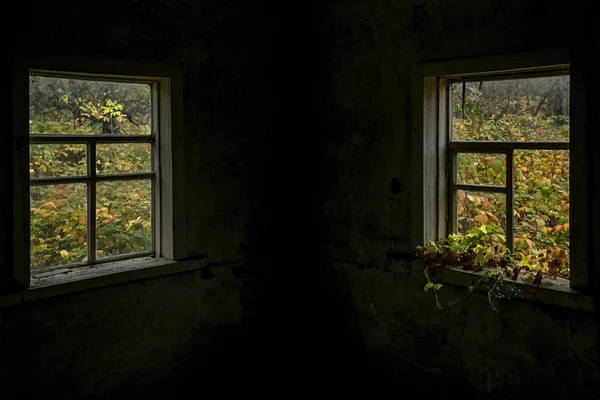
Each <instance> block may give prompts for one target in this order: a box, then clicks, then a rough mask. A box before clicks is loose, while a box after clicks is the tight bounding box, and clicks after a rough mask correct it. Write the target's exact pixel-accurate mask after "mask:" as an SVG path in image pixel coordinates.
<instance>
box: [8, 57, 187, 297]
mask: <svg viewBox="0 0 600 400" xmlns="http://www.w3.org/2000/svg"><path fill="white" fill-rule="evenodd" d="M12 67H13V68H12V88H11V89H12V107H13V109H12V112H13V115H12V119H13V126H12V131H13V132H12V133H13V134H12V149H13V151H12V157H13V162H12V169H13V171H12V172H13V182H12V188H13V196H12V215H13V216H18V215H23V216H26V218H22V219H21V218H16V217H13V219H12V235H13V253H12V259H11V260H10V264H9V265H10V266H9V268H7V270H6V271H4V274H3V276H2V277H1V278H3V280H5V282H6V283H8V285H7V284H6V283H5V284H4V285H3V286H4V289H5V291H7V292H10V291H12V290H14V289H15V288H17V289H19V288H27V287H29V286H30V279H31V272H32V271H30V266H29V265H30V264H29V258H30V248H29V247H30V246H29V240H30V231H29V224H30V222H29V219H30V216H29V215H30V210H29V207H30V206H29V187H30V179H29V178H30V177H29V145H30V140H29V122H28V121H29V96H28V93H29V76H30V73H31V72H33V73H36V72H38V71H43V72H44V74H46V73H50V74H52V76H59V75H62V76H63V77H64V76H68V77H73V78H77V77H81V78H87V79H104V80H114V81H128V82H146V83H147V82H153V83H154V86H155V89H153V90H152V100H153V101H152V103H153V105H152V107H153V119H154V121H153V125H154V124H156V125H154V126H155V127H156V129H157V130H158V131H159V132H160V134H159V135H156V136H155V137H154V135H149V136H153V137H154V139H153V140H156V141H157V142H156V146H153V148H154V149H153V151H154V154H153V160H155V161H154V162H156V163H157V164H158V165H159V166H160V168H157V171H156V175H155V183H154V184H155V187H154V190H153V197H154V198H153V204H154V205H155V206H153V208H154V209H153V217H152V218H153V221H152V224H153V227H152V231H153V233H152V235H153V241H154V244H153V248H154V250H153V253H154V258H157V259H164V260H178V259H182V258H184V257H185V241H184V240H182V239H183V231H184V230H183V229H182V228H183V227H184V226H185V186H184V185H183V182H184V180H185V176H184V165H183V161H184V157H183V150H184V146H183V114H182V77H181V72H180V70H179V69H178V68H176V67H173V66H169V65H162V64H151V63H143V64H142V63H133V62H124V61H115V60H104V59H102V60H99V59H79V58H51V57H26V58H25V57H21V58H18V59H16V60H15V62H14V63H13V66H12ZM151 133H152V134H154V132H151ZM123 140H125V141H127V140H128V139H123ZM89 159H90V158H89V157H88V168H89ZM94 172H95V166H94ZM88 174H92V171H91V170H90V171H88ZM90 201H91V199H88V204H89V203H90ZM94 209H95V207H94ZM88 215H90V211H89V210H88ZM88 240H89V239H88ZM147 256H148V254H147V253H143V254H142V253H136V254H133V255H131V254H130V255H127V256H124V257H119V256H116V257H110V259H108V258H107V259H106V260H102V261H100V262H96V263H86V264H85V265H86V266H89V265H95V266H98V265H102V264H105V263H106V264H109V263H110V262H111V261H115V260H122V259H131V260H132V261H133V260H136V259H139V258H140V257H147ZM79 266H80V265H79V264H73V265H64V266H62V267H63V268H77V267H79ZM50 268H53V267H48V268H44V271H46V270H49V269H50ZM101 269H102V268H98V270H101Z"/></svg>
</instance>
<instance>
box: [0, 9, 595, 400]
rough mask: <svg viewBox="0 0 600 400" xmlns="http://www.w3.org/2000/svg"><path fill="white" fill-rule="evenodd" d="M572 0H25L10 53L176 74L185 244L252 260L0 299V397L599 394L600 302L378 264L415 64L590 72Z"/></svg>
mask: <svg viewBox="0 0 600 400" xmlns="http://www.w3.org/2000/svg"><path fill="white" fill-rule="evenodd" d="M71 3H72V4H71ZM567 6H569V7H570V4H567V5H565V4H563V3H559V2H554V1H550V2H539V4H538V3H537V2H523V1H517V0H515V1H508V0H507V1H502V2H497V1H491V0H490V1H474V0H473V1H462V2H458V1H452V2H450V1H446V2H441V1H419V2H399V1H384V0H380V1H347V2H332V4H330V5H328V6H324V5H319V6H317V5H314V6H313V5H311V6H306V7H303V8H298V9H287V8H285V7H283V6H281V5H270V4H266V3H261V4H254V5H252V6H250V5H240V4H238V3H236V2H233V1H202V2H184V1H181V2H162V1H151V2H137V1H128V2H119V3H118V5H112V4H109V3H103V6H101V7H99V6H98V4H97V3H91V2H89V3H88V2H81V1H78V2H63V3H61V6H60V8H56V7H54V6H52V5H42V6H38V7H37V8H35V9H33V10H28V11H29V12H28V13H23V14H18V15H23V17H22V18H23V20H22V21H20V22H21V23H22V24H23V25H22V26H23V27H25V26H26V27H27V29H25V28H21V29H22V30H21V31H20V32H22V34H19V35H15V37H14V39H13V40H14V41H13V49H12V51H13V52H16V53H18V52H26V53H27V52H32V53H42V54H49V55H68V56H97V57H109V58H116V59H125V60H126V59H134V60H140V61H147V62H152V61H159V62H167V63H172V64H174V65H180V66H181V67H182V68H183V71H184V84H185V87H184V107H185V108H184V115H185V121H184V122H185V130H186V136H185V146H186V150H185V164H186V171H185V181H186V183H187V185H186V193H187V198H186V208H187V212H188V218H187V226H186V231H187V243H186V244H187V249H188V254H189V255H190V256H193V255H194V254H203V253H206V254H207V255H208V262H209V263H213V264H215V265H216V264H218V263H228V262H231V261H237V262H238V263H239V262H240V261H241V262H242V263H243V265H244V266H243V267H242V268H236V269H232V268H231V267H227V266H222V267H214V268H211V272H212V273H213V274H214V276H213V277H210V276H206V274H205V275H204V276H202V272H195V273H187V274H181V275H177V276H173V277H167V278H160V279H155V280H151V281H144V282H135V283H130V284H124V285H119V286H113V287H108V288H104V289H99V290H94V291H90V292H85V293H79V294H73V295H67V296H63V297H59V298H55V299H49V300H40V301H37V302H33V303H30V304H25V305H22V306H16V307H10V308H6V309H3V310H1V311H0V324H1V325H0V343H1V345H2V350H3V353H2V358H1V359H2V363H1V365H2V368H3V371H2V374H1V376H2V378H5V379H6V378H8V379H6V380H5V382H2V387H3V388H5V389H6V390H7V393H8V394H9V396H8V398H10V397H14V396H16V394H17V393H19V394H21V395H22V394H34V393H38V394H39V393H61V394H62V395H63V396H65V397H71V396H73V397H76V396H86V397H94V396H97V397H104V396H106V397H112V398H114V397H119V395H123V396H126V395H130V394H133V393H138V394H139V393H144V394H155V395H156V394H165V395H167V394H170V395H173V394H175V393H178V392H180V391H183V390H184V389H190V388H193V389H195V390H200V391H215V390H216V391H218V392H219V393H221V394H224V393H228V392H231V391H234V390H243V391H246V392H253V391H255V392H260V393H263V394H274V393H279V395H280V396H281V393H280V392H278V386H279V385H286V386H285V387H286V391H287V392H286V393H289V392H293V393H297V392H299V391H303V392H304V391H309V392H310V393H312V394H313V395H318V394H322V393H323V391H327V393H335V394H337V395H338V396H339V395H341V394H342V393H350V394H352V393H353V394H356V393H357V392H358V391H363V390H364V391H365V393H369V394H370V395H374V394H376V393H377V392H379V391H384V390H387V389H390V388H391V389H396V390H409V389H410V390H417V391H419V393H421V395H423V396H425V397H427V396H434V395H439V394H446V395H448V394H449V393H452V391H453V390H456V391H461V393H463V395H464V396H465V397H474V396H476V395H481V396H482V397H483V396H484V395H486V394H488V393H492V395H490V396H489V398H514V397H515V396H516V395H517V394H520V395H521V398H526V397H527V396H528V395H529V396H531V395H532V393H534V394H536V395H540V396H541V395H545V396H549V397H550V398H553V397H556V398H564V397H563V395H567V396H568V398H597V397H594V396H599V393H600V371H599V366H598V347H597V346H598V344H597V343H598V315H597V314H594V315H590V314H579V313H575V312H570V311H568V310H564V309H561V308H557V307H554V308H553V307H542V306H540V305H535V304H532V303H528V302H520V301H517V300H510V301H501V302H500V303H499V306H500V307H501V309H502V312H501V313H500V314H495V313H490V312H489V311H488V304H487V299H486V298H485V297H484V296H480V297H478V296H474V297H473V298H471V300H470V301H469V303H468V304H467V306H466V307H465V308H464V309H461V310H462V312H459V311H461V310H459V309H456V310H455V311H453V312H452V313H450V314H446V313H444V312H441V311H439V310H437V309H436V307H435V303H434V301H433V299H432V298H431V296H430V295H429V293H424V292H423V290H422V284H423V281H424V280H423V279H420V278H415V277H408V276H403V275H400V274H397V273H396V274H394V273H389V272H386V271H384V270H382V269H380V268H379V267H381V266H382V265H383V264H384V263H383V258H384V257H385V254H386V252H387V251H389V250H407V249H408V245H409V243H410V241H411V237H410V235H411V226H410V224H411V209H410V206H411V200H410V192H411V184H412V182H411V176H412V174H411V171H410V160H411V143H410V132H411V121H410V112H411V111H410V110H411V104H410V93H411V87H410V84H411V82H410V69H411V66H413V65H414V64H415V63H417V62H421V61H427V60H438V59H446V58H456V57H464V56H479V55H487V54H495V53H503V52H511V51H518V50H531V49H538V48H547V47H564V46H566V47H570V48H573V49H579V48H583V49H589V50H590V51H589V54H590V55H589V56H588V58H589V61H590V69H591V68H593V66H594V65H596V64H594V63H597V60H596V58H595V56H592V55H591V54H593V53H594V51H595V50H597V46H596V42H595V41H594V39H593V38H594V37H596V36H593V37H592V36H591V35H592V34H595V33H594V32H592V29H591V25H590V27H589V28H585V23H580V20H579V19H580V18H583V17H581V14H585V12H583V13H582V12H581V11H579V10H578V9H576V8H574V7H572V8H567ZM584 22H585V20H584ZM586 35H587V36H586ZM585 54H588V53H585ZM9 58H10V56H9ZM589 84H590V85H591V86H592V87H600V86H599V84H598V82H597V80H596V79H595V78H594V77H593V76H591V75H590V76H589ZM591 104H592V105H591V107H592V110H595V108H593V107H596V108H597V107H598V104H597V103H596V102H595V101H593V102H592V103H591ZM592 145H594V144H593V143H592ZM598 171H600V169H598ZM394 178H398V179H399V180H400V181H401V182H402V185H403V191H402V192H400V193H399V194H397V195H396V196H393V197H394V198H393V201H392V200H391V192H390V181H391V180H392V179H394ZM591 218H592V219H593V218H595V217H594V216H591ZM593 221H594V224H595V225H594V226H600V224H598V223H596V221H595V219H593ZM3 222H4V221H3ZM593 232H595V231H594V230H593ZM209 278H210V279H209ZM463 292H464V289H461V288H451V287H449V286H445V287H444V289H443V293H442V296H443V297H444V299H446V298H448V299H450V298H455V297H459V296H460V295H461V294H462V293H463ZM242 382H243V384H242ZM198 385H200V387H199V386H198ZM317 388H318V389H317ZM316 390H318V391H316ZM198 394H200V393H198ZM524 396H525V397H524Z"/></svg>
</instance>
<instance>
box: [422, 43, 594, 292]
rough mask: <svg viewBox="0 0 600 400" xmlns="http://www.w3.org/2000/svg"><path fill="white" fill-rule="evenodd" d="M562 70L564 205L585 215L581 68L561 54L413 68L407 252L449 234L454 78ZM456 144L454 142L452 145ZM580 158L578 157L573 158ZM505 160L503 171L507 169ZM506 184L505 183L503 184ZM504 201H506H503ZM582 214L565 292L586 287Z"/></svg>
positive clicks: (574, 218)
mask: <svg viewBox="0 0 600 400" xmlns="http://www.w3.org/2000/svg"><path fill="white" fill-rule="evenodd" d="M564 68H568V69H569V72H570V82H571V83H570V86H571V90H570V100H569V101H570V105H571V106H570V110H571V111H570V142H569V151H570V176H569V196H570V202H571V204H572V205H573V204H574V205H577V209H581V210H586V211H587V210H589V207H588V184H589V183H588V182H587V179H586V177H587V176H588V173H587V153H586V147H585V143H586V136H585V134H586V132H585V129H584V128H585V117H586V113H585V105H586V99H585V89H584V85H583V78H582V66H581V64H580V63H579V61H578V59H577V57H573V55H572V54H570V52H569V51H568V50H566V49H549V50H541V51H535V52H526V53H513V54H505V55H493V56H488V57H475V58H466V59H456V60H448V61H437V62H430V63H423V64H420V65H418V66H416V67H415V68H414V69H413V76H412V82H413V89H412V101H413V112H412V121H413V132H412V155H413V159H412V165H413V171H414V175H413V184H414V192H415V193H414V196H413V202H412V207H413V210H414V212H413V221H412V222H413V224H412V237H413V243H412V245H413V247H416V246H421V245H424V244H426V243H428V242H429V241H430V240H439V239H442V238H443V237H445V236H446V235H447V234H448V233H449V232H450V229H451V226H450V225H451V223H450V221H451V219H450V217H449V213H450V210H451V209H450V207H451V204H450V200H451V199H450V198H449V197H450V196H449V192H448V189H449V188H450V181H451V180H452V170H451V168H449V165H450V161H451V159H450V156H451V154H452V151H453V150H456V149H452V148H451V147H457V146H458V145H451V144H450V143H452V142H451V141H450V140H449V139H450V137H449V132H450V129H451V119H450V117H449V116H450V115H451V114H450V112H449V110H448V107H449V106H450V98H449V96H450V91H449V90H447V88H448V85H449V82H451V80H452V79H456V78H458V77H461V78H462V77H469V76H473V77H474V76H481V75H486V76H506V75H507V74H509V75H511V76H518V75H523V74H527V75H536V76H537V75H542V74H545V73H547V72H548V71H550V70H559V69H564ZM454 143H456V142H454ZM573 155H581V156H573ZM508 162H509V160H508V158H507V170H508V168H509V165H508ZM509 184H510V183H509V182H508V181H507V182H506V185H509ZM507 202H508V199H507ZM586 214H587V213H582V212H576V213H571V214H570V222H569V223H570V236H571V239H570V254H571V260H570V268H571V279H570V282H569V284H570V287H571V288H574V289H577V290H586V289H588V288H589V284H590V281H589V279H590V277H589V269H588V268H589V266H588V262H587V260H588V258H589V254H588V252H589V247H588V221H587V218H586Z"/></svg>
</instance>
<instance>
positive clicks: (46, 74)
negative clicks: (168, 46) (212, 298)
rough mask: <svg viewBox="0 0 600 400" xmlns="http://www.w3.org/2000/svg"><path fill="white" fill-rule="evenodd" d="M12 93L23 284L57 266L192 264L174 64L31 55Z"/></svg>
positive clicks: (16, 270) (16, 261)
mask: <svg viewBox="0 0 600 400" xmlns="http://www.w3.org/2000/svg"><path fill="white" fill-rule="evenodd" d="M12 92H13V120H14V124H13V126H14V129H13V145H14V149H15V154H14V159H13V161H14V162H13V170H14V177H15V178H14V180H13V189H14V196H13V215H15V216H19V215H25V216H27V215H28V216H29V217H28V218H23V219H21V218H15V219H14V224H13V239H14V246H13V247H14V254H13V257H12V258H13V263H12V264H13V265H12V268H11V269H10V270H9V271H7V272H8V275H9V278H10V276H11V275H12V282H13V283H14V284H16V285H17V286H28V285H29V282H30V276H31V275H33V276H35V275H36V274H39V273H46V272H52V271H55V270H57V269H60V270H63V269H65V268H67V269H73V268H78V267H85V266H90V265H97V266H99V267H100V266H102V265H107V263H108V262H111V261H117V260H123V259H129V258H140V257H156V258H164V259H168V260H175V259H178V258H183V257H184V253H183V245H182V241H181V240H179V241H178V240H176V235H178V234H181V233H182V230H176V229H175V228H176V227H182V226H183V225H184V220H185V214H184V210H185V208H184V204H183V201H184V198H185V197H184V195H183V185H181V182H182V179H183V167H182V161H183V157H182V150H183V146H182V134H181V128H182V125H181V121H182V118H181V97H180V96H181V77H180V75H179V72H178V71H177V70H176V69H174V68H171V67H168V66H160V65H159V66H152V65H138V64H130V63H120V62H111V61H106V60H105V61H100V62H91V61H86V60H79V59H76V60H72V59H68V60H64V59H60V60H59V59H44V60H35V61H32V60H21V61H20V62H17V63H15V66H14V69H13V88H12ZM176 172H177V173H176ZM136 265H137V264H136ZM9 280H10V279H9Z"/></svg>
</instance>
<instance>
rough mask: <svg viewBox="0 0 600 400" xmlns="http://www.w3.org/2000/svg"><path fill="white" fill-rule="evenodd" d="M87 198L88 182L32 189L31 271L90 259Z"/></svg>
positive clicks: (30, 192)
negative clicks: (87, 251) (87, 230)
mask: <svg viewBox="0 0 600 400" xmlns="http://www.w3.org/2000/svg"><path fill="white" fill-rule="evenodd" d="M86 199H87V189H86V184H85V183H72V184H61V185H44V186H32V187H31V188H30V190H29V201H30V208H31V209H30V214H29V215H30V218H29V221H30V229H31V252H30V262H29V263H30V267H31V269H35V268H42V267H49V266H53V265H63V264H72V263H76V262H81V261H86V260H87V253H86V243H87V235H86V225H87V222H86V221H87V218H86V215H87V214H86V209H87V205H86V201H87V200H86Z"/></svg>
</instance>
